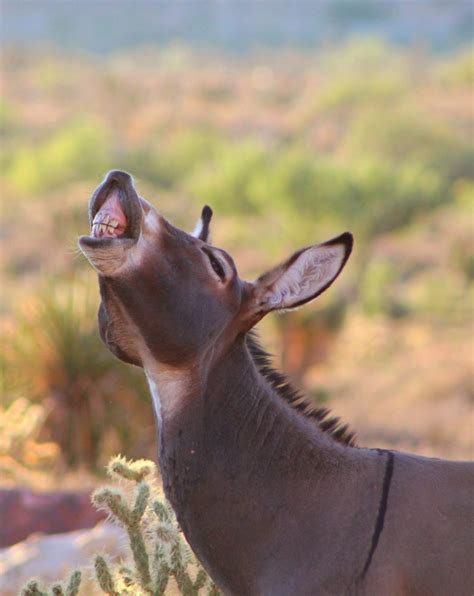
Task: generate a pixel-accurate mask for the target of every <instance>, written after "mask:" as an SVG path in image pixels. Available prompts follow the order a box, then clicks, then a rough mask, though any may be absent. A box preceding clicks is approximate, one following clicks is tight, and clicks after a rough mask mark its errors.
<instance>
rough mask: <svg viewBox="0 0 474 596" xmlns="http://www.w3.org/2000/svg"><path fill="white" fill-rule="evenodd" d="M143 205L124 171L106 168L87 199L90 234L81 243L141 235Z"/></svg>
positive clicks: (97, 242)
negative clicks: (105, 172)
mask: <svg viewBox="0 0 474 596" xmlns="http://www.w3.org/2000/svg"><path fill="white" fill-rule="evenodd" d="M141 220H142V208H141V204H140V198H139V196H138V194H137V192H136V190H135V188H134V186H133V182H132V178H131V176H130V175H129V174H127V173H126V172H121V171H119V170H115V171H112V172H109V174H108V175H107V177H106V178H105V180H104V182H103V183H102V184H101V185H100V186H99V187H98V188H97V190H96V191H95V192H94V194H93V195H92V198H91V200H90V203H89V221H90V226H91V231H90V236H82V237H81V238H80V240H79V242H80V244H84V245H87V246H90V247H93V246H102V245H104V243H107V242H110V241H113V240H114V239H119V240H125V239H128V240H132V241H136V240H137V239H138V237H139V235H140V227H141Z"/></svg>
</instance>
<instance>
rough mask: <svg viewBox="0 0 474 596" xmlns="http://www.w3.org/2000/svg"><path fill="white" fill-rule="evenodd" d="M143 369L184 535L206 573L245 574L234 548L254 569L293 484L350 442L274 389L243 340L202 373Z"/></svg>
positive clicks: (304, 481)
mask: <svg viewBox="0 0 474 596" xmlns="http://www.w3.org/2000/svg"><path fill="white" fill-rule="evenodd" d="M147 376H148V378H149V382H150V387H151V388H152V392H154V393H155V396H154V400H155V402H156V403H155V409H157V410H158V412H157V419H158V421H159V425H160V426H161V428H160V433H159V435H160V464H161V472H162V477H163V482H164V487H165V492H166V494H167V497H168V498H169V500H170V501H171V503H172V505H173V507H174V509H175V511H176V513H177V516H178V520H179V521H180V524H181V526H182V527H183V530H184V532H185V534H186V536H187V538H188V540H189V541H190V543H191V545H192V546H193V548H194V549H195V551H196V552H197V554H198V556H199V558H200V559H201V560H202V561H203V562H204V564H206V565H207V566H208V567H209V568H211V570H212V573H213V575H214V577H216V578H228V577H229V575H235V574H237V573H238V572H240V573H242V574H243V576H245V567H246V564H245V563H244V564H243V563H242V561H241V563H240V565H239V571H238V570H236V569H235V565H233V556H234V553H235V549H237V550H239V549H241V551H240V552H246V553H248V561H247V571H248V572H250V570H252V573H249V574H248V577H258V573H256V570H255V568H254V567H255V565H258V564H259V556H260V555H262V556H263V553H264V551H265V550H266V548H267V546H268V544H267V543H268V541H269V540H270V534H271V528H272V527H273V526H274V520H275V518H276V517H277V516H278V515H279V514H280V513H281V512H282V511H283V510H288V509H291V508H292V507H294V506H295V504H296V506H297V500H298V495H297V494H296V495H295V492H296V493H301V494H305V485H307V486H306V490H307V491H309V490H312V488H311V483H313V484H314V479H315V477H316V478H317V476H318V475H320V477H322V476H323V475H324V476H327V473H328V472H329V470H330V469H339V470H340V469H341V462H343V461H344V458H345V457H346V453H347V451H348V449H347V448H345V447H344V446H341V445H339V444H337V443H336V442H335V441H334V440H332V439H331V438H330V437H328V436H327V435H326V434H325V433H323V432H321V431H319V430H318V429H317V428H316V427H315V426H314V424H313V423H312V422H311V421H310V420H308V419H306V418H304V417H303V416H301V414H298V413H297V412H296V411H295V410H294V409H293V408H292V407H291V406H290V405H289V404H287V403H286V402H284V401H283V400H282V399H281V398H279V397H278V396H277V395H276V394H275V392H274V389H273V388H272V387H271V386H270V384H269V383H268V382H267V381H266V379H265V378H264V377H263V376H262V375H261V373H260V372H259V371H258V369H257V367H256V366H255V364H254V362H253V359H252V357H251V355H250V353H249V352H248V350H247V346H246V344H245V341H239V342H237V343H236V344H234V345H233V347H232V349H231V350H230V351H229V352H228V353H227V354H226V355H225V356H224V357H223V358H222V359H221V361H220V362H219V364H218V366H216V367H215V368H214V369H213V370H211V371H207V372H206V374H205V375H200V374H199V373H196V372H194V373H186V374H184V373H182V374H178V373H174V376H173V374H171V373H170V372H160V371H159V370H156V369H155V371H154V372H153V371H152V370H148V372H147ZM295 489H296V491H295ZM306 494H307V492H306ZM224 528H225V531H224ZM273 544H274V542H273ZM242 549H243V550H242ZM213 551H214V552H218V553H219V554H218V556H217V557H215V556H213ZM242 556H243V557H244V558H245V555H242ZM241 580H242V577H241V578H234V586H235V585H236V583H238V582H239V581H241ZM222 581H223V582H224V581H227V580H224V579H222ZM239 585H240V589H241V590H242V591H241V592H240V593H247V592H248V593H250V592H251V591H250V587H249V586H245V585H243V584H239ZM246 591H247V592H246Z"/></svg>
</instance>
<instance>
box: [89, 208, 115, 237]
mask: <svg viewBox="0 0 474 596" xmlns="http://www.w3.org/2000/svg"><path fill="white" fill-rule="evenodd" d="M118 227H119V222H118V221H117V220H116V219H112V218H111V217H110V215H109V214H108V213H101V212H100V211H99V213H97V215H96V216H95V217H94V221H93V222H92V235H93V236H103V235H104V234H105V233H106V232H109V235H112V236H113V235H115V230H116V229H117V228H118Z"/></svg>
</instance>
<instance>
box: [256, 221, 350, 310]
mask: <svg viewBox="0 0 474 596" xmlns="http://www.w3.org/2000/svg"><path fill="white" fill-rule="evenodd" d="M352 244H353V239H352V234H350V233H349V232H345V233H344V234H342V235H341V236H338V237H337V238H333V239H332V240H328V241H327V242H324V244H317V245H315V246H309V247H308V248H304V249H302V250H300V251H298V252H296V253H295V254H294V255H293V256H292V257H290V258H289V259H288V260H287V261H286V262H284V263H282V264H281V265H278V266H277V267H275V269H272V270H271V271H269V272H268V273H265V274H264V275H262V276H261V277H259V279H257V281H255V282H254V283H253V284H252V285H253V288H252V303H253V308H252V310H254V313H255V314H258V315H260V316H263V315H264V314H266V313H267V312H270V311H272V310H282V309H291V308H295V307H297V306H301V305H302V304H305V303H306V302H310V301H311V300H314V298H316V297H317V296H319V294H321V293H322V292H324V290H325V289H326V288H328V287H329V286H330V285H331V284H332V282H333V281H334V280H335V279H336V277H337V276H338V275H339V273H340V272H341V271H342V268H343V267H344V265H345V264H346V261H347V259H348V258H349V255H350V254H351V251H352Z"/></svg>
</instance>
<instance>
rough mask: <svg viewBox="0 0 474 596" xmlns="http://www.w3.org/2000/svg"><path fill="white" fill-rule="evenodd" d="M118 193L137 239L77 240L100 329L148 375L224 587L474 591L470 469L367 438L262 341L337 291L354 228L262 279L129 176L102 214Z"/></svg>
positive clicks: (282, 592) (117, 178)
mask: <svg viewBox="0 0 474 596" xmlns="http://www.w3.org/2000/svg"><path fill="white" fill-rule="evenodd" d="M117 188H118V191H119V193H120V201H121V203H122V202H123V211H124V215H125V216H126V217H127V220H128V225H127V229H126V231H125V234H124V236H122V237H120V238H106V239H102V238H100V239H97V238H91V237H88V236H86V237H82V238H81V239H80V245H81V248H82V250H83V251H84V253H85V254H86V256H87V258H88V259H89V260H90V262H91V263H92V265H93V266H94V267H95V268H96V270H97V271H98V273H99V285H100V291H101V298H102V304H101V307H100V315H99V320H100V332H101V336H102V338H103V339H104V341H105V343H106V344H107V345H108V347H109V348H110V349H111V350H112V352H113V353H114V354H115V355H117V356H118V357H119V358H121V359H123V360H125V361H126V362H129V363H133V364H137V365H138V366H141V367H143V368H144V370H145V373H146V375H147V378H148V381H149V384H150V390H151V394H152V397H153V401H154V406H155V415H156V420H157V426H158V439H159V460H160V466H161V472H162V477H163V484H164V489H165V492H166V494H167V496H168V498H169V499H170V501H171V503H172V505H173V507H174V509H175V511H176V514H177V516H178V520H179V522H180V524H181V526H182V528H183V531H184V533H185V535H186V537H187V539H188V541H189V542H190V544H191V546H192V547H193V549H194V550H195V552H196V554H197V556H198V557H199V559H200V560H201V562H202V563H203V565H204V566H205V567H206V569H207V570H208V571H209V573H210V574H211V576H212V577H213V578H214V580H215V581H216V582H217V584H218V585H219V587H220V588H221V589H222V590H223V591H224V592H225V593H226V594H232V595H235V596H257V595H258V596H261V595H263V596H293V595H295V594H298V595H299V596H303V595H307V596H310V595H311V596H313V595H316V594H318V595H326V594H327V595H329V594H332V595H337V596H340V595H343V594H344V595H345V594H360V595H362V594H363V595H366V596H374V595H376V596H378V595H383V596H395V595H413V596H415V595H420V596H421V595H428V594H429V595H430V596H431V595H439V596H444V595H445V594H452V595H456V596H458V595H459V596H461V595H466V596H467V595H471V594H472V593H473V590H474V572H473V569H474V565H473V562H474V527H473V520H474V499H473V494H474V467H473V465H472V464H471V463H467V462H448V461H441V460H436V459H428V458H423V457H418V456H415V455H409V454H402V453H393V454H389V453H387V452H383V451H378V450H372V449H362V448H355V447H354V446H353V442H354V438H353V434H352V433H351V432H350V431H348V430H347V428H346V427H345V426H342V427H341V426H340V424H339V422H338V420H337V419H334V418H328V412H327V411H326V410H324V409H323V410H320V409H319V410H318V409H313V408H311V407H309V406H308V405H307V402H306V401H305V400H304V399H303V398H302V396H300V394H299V393H297V392H296V391H295V390H294V389H293V388H292V387H291V385H290V384H289V383H288V381H287V379H286V378H285V377H284V376H283V375H282V374H281V373H278V372H277V371H275V370H274V369H273V368H272V367H271V365H270V363H269V359H268V356H267V354H266V353H265V352H264V351H263V350H262V349H261V348H260V347H259V345H258V344H257V342H256V340H255V337H254V336H253V335H251V334H249V333H248V332H249V330H250V329H251V328H252V327H253V326H254V325H255V324H256V323H257V322H258V321H259V320H260V319H261V318H262V317H263V316H265V315H266V314H267V313H268V312H271V311H272V310H278V309H287V308H294V307H295V306H299V305H301V304H302V303H304V302H308V301H310V300H312V299H313V298H315V297H316V296H317V295H319V294H320V293H321V292H322V291H324V290H325V289H326V288H327V287H329V286H330V285H331V283H332V282H333V281H334V280H335V279H336V278H337V276H338V275H339V273H340V272H341V270H342V268H343V267H344V265H345V263H346V261H347V259H348V258H349V255H350V252H351V249H352V236H351V235H350V234H348V233H345V234H342V235H341V236H339V237H337V238H335V239H333V240H331V241H329V242H326V243H324V244H320V245H315V246H311V247H308V248H306V249H303V250H301V251H298V252H297V253H295V254H294V255H293V256H291V257H290V258H289V259H288V260H287V261H286V262H284V263H282V264H281V265H279V266H278V267H276V268H274V269H272V270H271V271H270V272H268V273H266V274H264V275H263V276H261V277H260V278H259V279H258V280H257V281H255V282H252V283H250V282H246V281H243V280H241V279H240V277H239V276H238V274H237V270H236V267H235V264H234V262H233V260H232V258H231V257H230V255H228V254H227V253H225V252H224V251H222V250H220V249H218V248H216V247H214V246H211V245H210V244H208V243H207V242H206V240H207V238H208V224H209V218H210V215H209V214H207V215H204V218H205V217H207V227H206V229H205V230H204V232H202V234H198V237H193V236H191V235H189V234H186V233H185V232H183V231H182V230H178V229H177V228H175V227H174V226H172V225H171V224H170V223H169V222H167V221H166V220H165V219H164V218H163V217H162V216H161V215H160V214H159V213H158V212H157V211H156V210H155V209H154V208H153V207H152V206H151V205H150V204H149V203H147V202H146V201H145V200H144V199H142V198H141V197H139V196H138V195H137V193H136V191H135V188H134V186H133V183H132V180H131V177H130V176H128V175H127V174H125V173H123V172H111V173H110V174H109V175H108V176H107V177H106V179H105V181H104V182H103V184H101V185H100V187H99V188H98V190H97V191H96V193H95V194H94V196H93V198H92V200H91V204H90V213H91V220H92V219H93V217H94V215H95V214H96V213H97V211H98V210H100V208H101V205H102V204H104V201H105V200H106V199H107V196H109V194H110V192H111V189H114V192H116V191H117ZM204 227H205V226H204ZM203 229H204V228H203V226H201V231H202V230H203Z"/></svg>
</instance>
